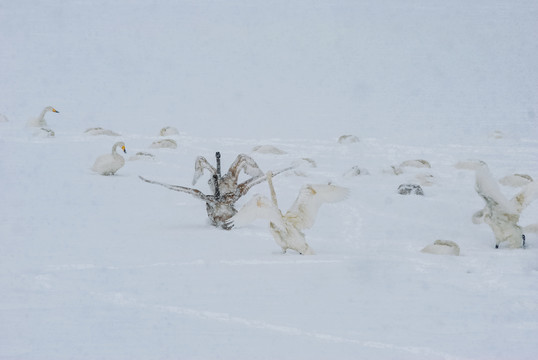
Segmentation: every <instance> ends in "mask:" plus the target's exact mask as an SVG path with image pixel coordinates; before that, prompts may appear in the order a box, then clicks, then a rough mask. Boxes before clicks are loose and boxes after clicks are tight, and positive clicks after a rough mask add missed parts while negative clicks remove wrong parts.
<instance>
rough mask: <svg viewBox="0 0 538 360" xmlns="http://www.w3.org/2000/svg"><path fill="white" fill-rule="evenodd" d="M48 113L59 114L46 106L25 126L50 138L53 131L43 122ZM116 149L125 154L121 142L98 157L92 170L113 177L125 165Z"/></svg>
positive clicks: (123, 145)
mask: <svg viewBox="0 0 538 360" xmlns="http://www.w3.org/2000/svg"><path fill="white" fill-rule="evenodd" d="M48 112H53V113H57V114H59V113H60V112H59V111H58V110H56V109H55V108H54V107H52V106H47V107H45V108H44V109H43V110H42V111H41V114H40V115H39V116H38V117H36V118H34V119H31V120H30V121H28V123H27V125H28V126H29V127H34V128H39V134H42V135H44V136H50V137H52V136H54V131H52V130H51V129H50V128H49V127H48V124H47V121H46V120H45V115H46V114H47V113H48ZM89 130H103V129H102V128H94V129H88V130H87V132H88V131H89ZM105 135H112V134H109V133H106V134H105ZM113 135H119V134H116V133H114V134H113ZM118 147H120V148H121V149H122V150H123V152H124V153H126V152H127V151H126V150H125V143H123V142H122V141H119V142H117V143H115V144H114V145H113V146H112V153H111V154H105V155H101V156H99V157H98V158H97V160H95V163H94V164H93V166H92V170H93V171H95V172H97V173H99V174H101V175H114V174H115V173H116V171H118V170H119V169H120V168H121V167H122V166H123V165H125V159H124V158H123V156H121V155H120V154H118V153H117V152H116V149H117V148H118Z"/></svg>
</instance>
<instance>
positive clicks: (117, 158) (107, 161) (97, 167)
mask: <svg viewBox="0 0 538 360" xmlns="http://www.w3.org/2000/svg"><path fill="white" fill-rule="evenodd" d="M118 146H119V147H120V148H121V149H122V150H123V152H124V153H127V151H126V150H125V143H124V142H123V141H118V142H117V143H115V144H114V145H113V146H112V153H110V154H104V155H101V156H99V157H98V158H97V160H95V163H94V164H93V166H92V170H93V171H95V172H96V173H99V174H101V175H107V176H108V175H114V174H115V173H116V171H118V170H119V169H120V168H121V167H122V166H123V165H125V159H124V158H123V156H121V155H120V154H118V153H117V152H116V148H117V147H118Z"/></svg>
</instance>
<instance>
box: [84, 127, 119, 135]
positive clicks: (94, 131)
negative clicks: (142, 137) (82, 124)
mask: <svg viewBox="0 0 538 360" xmlns="http://www.w3.org/2000/svg"><path fill="white" fill-rule="evenodd" d="M84 134H87V135H94V136H99V135H106V136H120V134H118V133H117V132H115V131H112V130H109V129H103V128H102V127H94V128H89V129H87V130H86V131H84Z"/></svg>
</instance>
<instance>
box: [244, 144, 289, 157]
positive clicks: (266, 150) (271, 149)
mask: <svg viewBox="0 0 538 360" xmlns="http://www.w3.org/2000/svg"><path fill="white" fill-rule="evenodd" d="M252 151H253V152H257V153H260V154H275V155H283V154H286V152H285V151H284V150H280V149H279V148H277V147H275V146H273V145H258V146H255V147H254V148H252Z"/></svg>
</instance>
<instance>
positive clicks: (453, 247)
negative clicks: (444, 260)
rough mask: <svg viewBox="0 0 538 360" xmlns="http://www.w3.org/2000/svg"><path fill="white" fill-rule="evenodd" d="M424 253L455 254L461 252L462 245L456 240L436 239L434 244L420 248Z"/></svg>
mask: <svg viewBox="0 0 538 360" xmlns="http://www.w3.org/2000/svg"><path fill="white" fill-rule="evenodd" d="M420 251H421V252H423V253H427V254H434V255H455V256H458V255H459V254H460V247H459V246H458V244H456V243H455V242H454V241H450V240H435V242H434V243H433V244H429V245H427V246H426V247H425V248H424V249H422V250H420Z"/></svg>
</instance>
